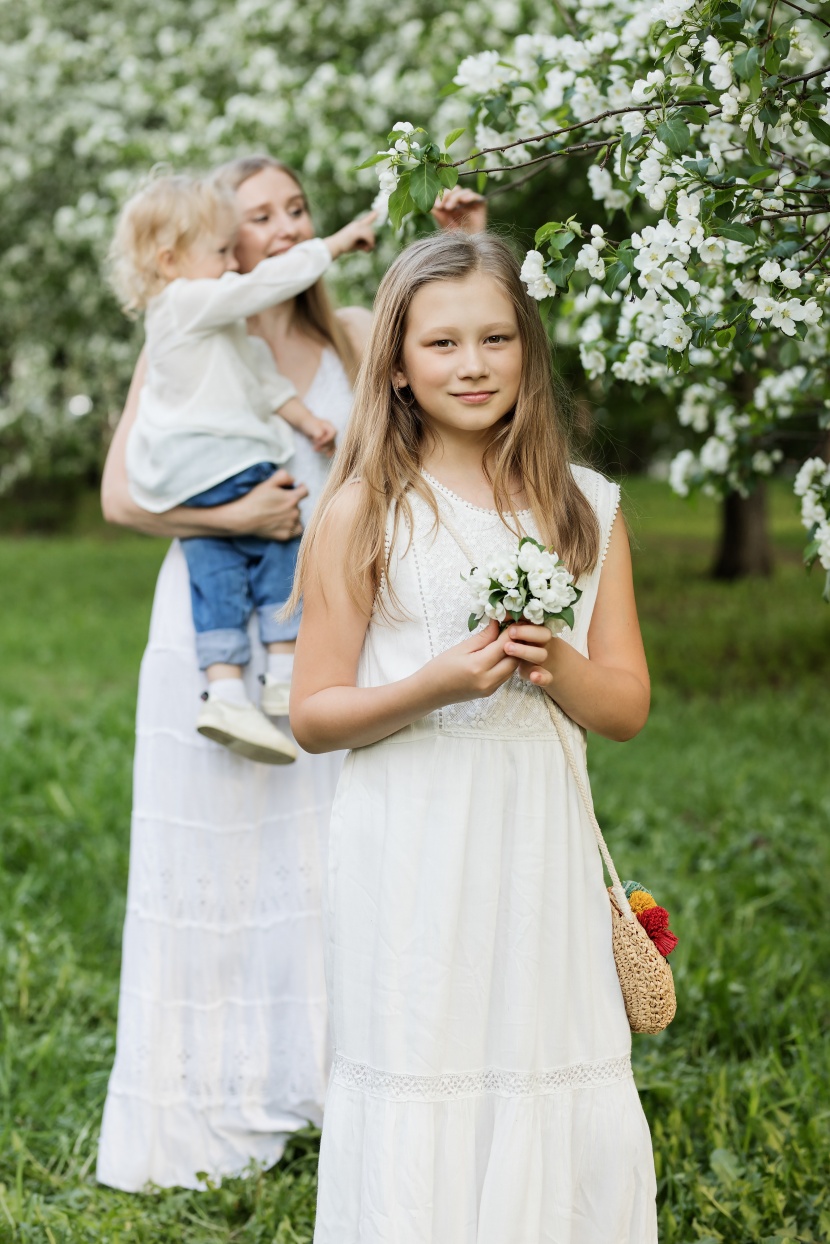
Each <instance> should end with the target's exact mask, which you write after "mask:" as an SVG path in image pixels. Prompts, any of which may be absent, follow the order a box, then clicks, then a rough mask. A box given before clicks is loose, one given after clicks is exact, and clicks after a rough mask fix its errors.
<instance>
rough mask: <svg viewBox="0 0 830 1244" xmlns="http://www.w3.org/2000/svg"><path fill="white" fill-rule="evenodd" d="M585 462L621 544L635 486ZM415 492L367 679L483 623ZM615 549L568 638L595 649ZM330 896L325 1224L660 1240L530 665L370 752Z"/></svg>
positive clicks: (325, 1241)
mask: <svg viewBox="0 0 830 1244" xmlns="http://www.w3.org/2000/svg"><path fill="white" fill-rule="evenodd" d="M574 471H575V475H576V478H577V481H578V482H579V484H580V486H581V487H582V489H583V491H584V492H585V493H586V495H587V496H588V498H589V500H590V501H591V503H592V504H593V506H594V508H595V510H596V513H597V516H598V519H599V523H600V528H601V532H602V547H603V550H604V549H605V547H606V545H607V540H608V537H609V533H610V530H611V524H612V522H613V519H614V515H615V513H616V509H617V504H618V499H619V492H618V489H617V487H616V485H613V484H610V483H608V482H607V481H606V480H604V479H603V478H602V477H601V476H600V475H597V474H596V473H595V472H593V471H588V470H585V469H582V468H574ZM429 482H430V483H431V485H432V487H433V490H434V492H435V495H436V497H437V499H438V501H439V504H440V506H441V507H442V510H443V513H444V514H445V516H446V518H447V520H448V521H449V523H450V524H451V526H452V530H453V532H454V533H455V536H456V537H458V538H459V539H460V542H461V543H463V545H464V547H465V548H467V549H469V550H471V551H472V553H473V555H474V556H475V557H476V559H477V561H479V562H481V561H483V560H484V559H485V557H487V556H488V555H491V554H492V553H493V552H494V551H495V550H498V549H504V550H510V549H512V548H515V546H516V542H517V541H516V536H515V535H513V534H512V533H511V532H509V531H508V530H507V529H506V527H505V526H504V525H503V524H502V522H501V521H500V519H499V517H498V515H497V514H495V513H494V512H492V511H489V510H482V509H479V508H477V507H475V506H473V505H470V504H469V503H467V502H464V501H462V500H461V499H460V498H458V497H455V496H454V495H453V494H452V493H450V492H448V491H447V490H446V489H444V488H443V487H442V486H441V485H438V484H437V483H436V482H435V481H432V480H430V481H429ZM413 509H414V513H415V524H414V532H413V539H412V543H411V545H410V547H409V548H408V549H407V548H406V544H407V539H406V536H407V535H408V533H404V538H402V539H400V540H399V541H398V542H397V545H396V548H395V550H394V552H393V561H392V564H391V566H390V580H391V581H392V582H393V583H394V587H395V592H396V594H397V596H398V598H399V600H400V602H401V604H402V605H403V607H404V609H405V610H406V611H407V618H406V620H405V621H404V622H397V623H395V624H394V625H389V624H387V623H385V622H384V621H383V620H382V619H381V618H380V617H379V616H378V615H377V613H376V614H375V616H374V617H373V619H372V621H371V623H370V626H369V629H368V632H367V635H366V640H365V643H364V646H363V650H362V654H361V658H360V666H359V685H361V686H377V685H381V684H387V683H390V682H393V681H395V680H397V679H400V678H404V677H407V676H408V675H410V674H411V673H413V672H414V671H415V670H417V669H419V668H420V667H421V666H423V665H424V663H425V662H427V661H428V660H430V659H431V658H432V657H434V656H436V655H437V654H438V653H440V652H442V651H444V650H445V649H447V648H449V647H450V646H452V645H453V644H456V643H458V642H460V641H461V640H462V639H464V638H465V637H466V635H467V626H466V622H467V617H468V614H469V611H470V601H469V596H468V592H467V588H466V586H465V584H464V583H463V582H462V580H461V578H460V575H461V573H462V572H468V571H469V569H470V565H469V561H468V560H466V559H465V556H464V554H463V553H462V552H461V550H460V548H459V544H458V543H457V541H456V539H455V538H453V535H451V534H450V531H449V530H448V528H447V526H445V525H443V524H442V525H441V526H440V527H439V528H438V530H437V533H436V531H435V529H434V527H433V522H432V515H431V512H430V511H429V509H428V507H427V506H426V505H425V504H424V503H423V501H421V500H420V499H419V498H417V497H414V498H413ZM523 521H524V523H525V525H526V529H527V530H528V531H529V534H536V533H535V531H534V529H533V524H532V516H531V515H529V514H526V515H524V516H523ZM603 556H604V552H603ZM600 570H601V567H597V569H596V570H595V571H594V572H593V573H592V574H590V575H587V576H585V578H584V581H583V582H582V583H581V584H580V586H581V587H582V588H583V592H584V594H583V596H582V599H581V600H580V602H579V604H578V606H577V621H576V625H575V628H574V632H573V634H571V635H569V638H568V640H567V642H570V643H572V644H573V645H574V646H575V647H576V648H577V649H578V650H579V651H580V652H582V653H583V654H587V635H588V626H589V623H590V619H591V613H592V610H593V607H594V602H595V600H596V594H597V588H598V584H599V577H600ZM559 642H561V641H559ZM572 731H573V741H574V752H575V754H576V756H577V763H579V764H581V765H582V764H584V757H585V747H584V737H583V735H582V732H581V731H580V730H579V729H578V728H577V727H576V726H573V727H572ZM327 908H328V913H327V946H326V958H327V977H328V985H329V990H330V1003H331V1022H332V1031H333V1040H334V1059H333V1067H332V1076H331V1081H330V1084H329V1091H328V1095H327V1098H326V1109H325V1123H324V1126H323V1142H322V1152H321V1158H320V1182H319V1199H318V1216H317V1229H316V1234H315V1237H314V1238H315V1244H654V1242H655V1241H656V1239H657V1228H656V1211H655V1176H654V1165H653V1157H652V1152H651V1142H650V1136H649V1130H648V1125H647V1123H646V1120H645V1116H644V1114H643V1111H642V1108H641V1105H640V1101H639V1097H638V1095H637V1090H636V1087H635V1085H634V1081H633V1078H632V1074H631V1064H630V1049H631V1036H630V1032H629V1028H628V1023H627V1020H626V1016H625V1010H624V1008H623V1002H622V996H621V994H620V989H619V984H618V980H617V976H616V971H615V967H614V959H613V955H612V950H611V927H610V911H609V903H608V896H607V894H606V890H605V883H604V881H603V874H602V867H601V862H600V856H599V852H598V851H597V847H596V843H595V840H594V836H593V833H592V830H591V828H590V825H589V824H588V821H587V818H586V815H585V812H584V810H583V807H582V804H581V801H580V797H579V794H578V792H577V789H576V785H575V782H574V780H573V778H572V776H571V774H570V772H569V769H568V765H567V762H566V759H565V756H564V753H563V751H562V747H561V744H560V743H559V741H558V738H557V735H556V732H555V729H554V726H553V723H552V721H551V717H550V712H549V710H548V708H547V702H546V698H545V694H544V692H543V691H541V690H540V689H539V688H536V687H533V686H532V685H530V684H528V683H525V682H522V681H521V680H520V679H519V678H518V677H517V676H516V675H514V677H513V678H512V679H511V680H510V681H509V682H508V683H507V684H505V686H504V687H503V688H501V689H500V690H499V691H498V692H497V693H496V694H495V695H493V696H491V697H490V698H489V699H482V700H474V701H472V702H468V703H463V704H455V705H450V706H448V707H446V708H444V709H441V710H440V711H437V712H434V713H431V714H430V715H429V716H428V717H425V718H423V719H422V720H420V721H417V722H415V723H413V724H412V725H411V726H408V727H406V728H405V729H403V730H400V731H398V732H397V733H395V734H394V735H392V736H391V737H389V738H388V739H384V740H383V741H382V742H380V743H376V744H374V745H372V746H370V747H363V748H360V749H357V750H355V751H352V752H351V753H349V755H348V757H347V759H346V762H345V765H344V767H343V772H342V775H341V779H340V784H339V786H338V790H337V795H336V797H335V804H334V811H333V815H332V824H331V831H330V839H329V869H328V883H327Z"/></svg>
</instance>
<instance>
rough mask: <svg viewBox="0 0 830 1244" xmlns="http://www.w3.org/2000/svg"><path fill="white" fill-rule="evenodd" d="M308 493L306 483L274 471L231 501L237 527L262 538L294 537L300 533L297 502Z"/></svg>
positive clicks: (300, 525) (301, 528) (281, 538)
mask: <svg viewBox="0 0 830 1244" xmlns="http://www.w3.org/2000/svg"><path fill="white" fill-rule="evenodd" d="M307 496H308V489H307V488H306V486H305V484H297V485H294V479H293V477H292V476H291V475H289V474H288V472H287V471H283V470H279V471H275V472H274V474H273V475H272V476H271V477H270V479H266V480H263V482H262V483H261V484H257V485H256V487H255V488H252V489H251V491H250V492H249V493H246V494H245V496H244V497H240V498H239V500H238V501H234V502H233V503H232V504H233V506H234V509H235V513H236V515H237V518H238V519H239V520H241V522H240V526H239V530H240V531H245V532H247V533H248V534H249V535H255V536H261V537H262V538H263V539H265V540H293V538H294V537H295V536H299V535H301V534H302V530H303V524H302V522H301V521H300V502H301V501H302V499H303V497H307Z"/></svg>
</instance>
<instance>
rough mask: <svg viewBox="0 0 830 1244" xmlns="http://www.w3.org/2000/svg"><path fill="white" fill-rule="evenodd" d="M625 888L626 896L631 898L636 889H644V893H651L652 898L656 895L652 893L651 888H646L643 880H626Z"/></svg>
mask: <svg viewBox="0 0 830 1244" xmlns="http://www.w3.org/2000/svg"><path fill="white" fill-rule="evenodd" d="M623 889H624V890H625V897H626V898H631V895H632V894H633V893H634V891H635V890H642V891H643V893H644V894H649V895H651V897H652V898H654V895H653V894H652V893H651V890H648V889H646V887H645V886H644V885H642V884H641V882H639V881H624V882H623Z"/></svg>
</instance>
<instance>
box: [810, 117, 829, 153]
mask: <svg viewBox="0 0 830 1244" xmlns="http://www.w3.org/2000/svg"><path fill="white" fill-rule="evenodd" d="M807 124H808V125H809V127H810V133H811V134H812V135H813V138H817V139H818V140H819V142H820V143H824V144H825V145H826V146H828V147H830V125H828V124H827V122H826V121H820V120H819V119H818V117H815V118H813V119H812V120H809V121H808V122H807Z"/></svg>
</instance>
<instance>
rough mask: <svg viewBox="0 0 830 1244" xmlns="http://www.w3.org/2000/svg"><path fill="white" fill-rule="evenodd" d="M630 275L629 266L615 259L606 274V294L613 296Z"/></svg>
mask: <svg viewBox="0 0 830 1244" xmlns="http://www.w3.org/2000/svg"><path fill="white" fill-rule="evenodd" d="M628 273H629V268H628V266H627V264H624V263H623V262H622V260H621V259H615V260H614V262H613V263H612V264H611V265H610V267H609V268H608V271H607V272H606V273H605V285H604V289H605V292H606V294H613V292H614V290H615V289H616V288H617V287H618V286H619V285H620V284H621V283H622V282H623V281H624V280H625V278H626V277H627V276H628Z"/></svg>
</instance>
